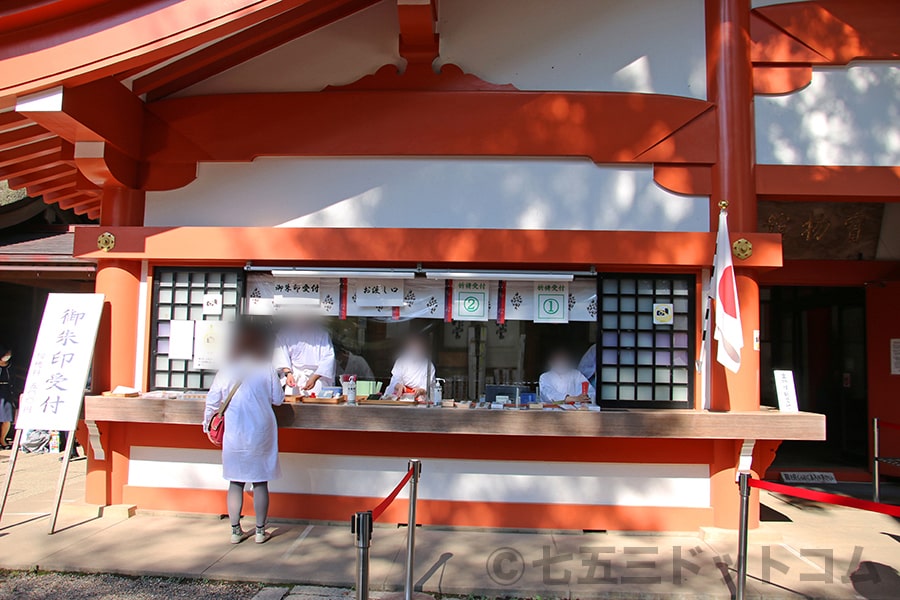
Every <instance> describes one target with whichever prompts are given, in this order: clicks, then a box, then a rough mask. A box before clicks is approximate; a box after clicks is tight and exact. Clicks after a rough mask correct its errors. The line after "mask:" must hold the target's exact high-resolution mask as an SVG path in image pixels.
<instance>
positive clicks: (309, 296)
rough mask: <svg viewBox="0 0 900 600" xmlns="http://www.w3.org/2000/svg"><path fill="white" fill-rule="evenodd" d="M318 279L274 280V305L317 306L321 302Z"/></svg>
mask: <svg viewBox="0 0 900 600" xmlns="http://www.w3.org/2000/svg"><path fill="white" fill-rule="evenodd" d="M319 288H320V281H319V280H318V279H294V278H291V279H282V278H276V279H275V281H274V284H273V289H274V291H275V305H276V306H278V305H300V306H319V304H320V303H321V301H322V298H321V290H320V289H319Z"/></svg>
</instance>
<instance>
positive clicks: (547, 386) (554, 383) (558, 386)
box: [539, 349, 594, 403]
mask: <svg viewBox="0 0 900 600" xmlns="http://www.w3.org/2000/svg"><path fill="white" fill-rule="evenodd" d="M548 365H549V370H548V371H547V372H546V373H543V374H542V375H541V377H540V380H539V383H540V386H541V402H545V403H550V402H593V401H594V388H593V387H592V386H591V385H590V383H589V382H588V380H587V378H585V376H584V375H583V374H582V373H581V372H580V371H579V370H578V369H576V368H575V364H574V361H573V360H572V357H571V355H570V354H569V352H568V351H567V350H565V349H557V350H554V351H553V352H551V354H550V360H549V361H548ZM585 385H586V386H587V390H588V392H587V394H585V393H584V391H583V390H584V388H585Z"/></svg>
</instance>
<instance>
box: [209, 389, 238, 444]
mask: <svg viewBox="0 0 900 600" xmlns="http://www.w3.org/2000/svg"><path fill="white" fill-rule="evenodd" d="M239 387H241V382H240V381H238V382H237V383H236V384H234V387H233V388H231V391H230V392H228V397H227V398H225V402H223V403H222V406H220V407H219V410H217V411H216V413H215V414H214V415H213V416H212V418H211V419H210V420H209V427H207V431H206V437H208V438H209V441H210V442H212V443H213V445H214V446H221V445H222V440H223V439H225V411H226V410H228V405H229V404H231V399H232V398H234V394H235V392H237V391H238V388H239Z"/></svg>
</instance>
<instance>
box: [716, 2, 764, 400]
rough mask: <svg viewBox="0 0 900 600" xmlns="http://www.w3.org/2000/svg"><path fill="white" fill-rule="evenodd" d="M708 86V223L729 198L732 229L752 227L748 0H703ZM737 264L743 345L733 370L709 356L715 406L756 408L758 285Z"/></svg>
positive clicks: (754, 215) (753, 196) (753, 190)
mask: <svg viewBox="0 0 900 600" xmlns="http://www.w3.org/2000/svg"><path fill="white" fill-rule="evenodd" d="M706 34H707V38H706V44H707V92H708V96H709V99H710V101H712V102H714V103H715V104H716V114H717V120H718V157H717V163H716V165H715V166H714V167H713V172H712V175H713V178H712V181H713V193H712V197H711V202H712V206H711V211H710V212H711V217H712V219H711V220H712V226H713V227H716V226H717V223H718V214H719V208H718V204H719V202H720V201H722V200H725V201H727V202H728V225H729V229H730V230H731V231H732V232H742V233H746V232H752V231H756V229H757V210H756V182H755V178H754V164H755V152H756V151H755V145H754V137H755V132H754V120H753V65H752V63H751V60H750V0H707V2H706ZM734 262H735V268H736V270H737V287H738V299H739V301H740V305H741V320H742V323H743V327H744V349H743V352H742V354H741V369H740V372H738V373H737V374H734V373H731V372H730V371H727V372H726V371H725V369H724V368H723V367H722V366H721V365H719V364H718V363H716V362H713V363H712V364H713V385H712V407H713V409H714V410H756V409H758V408H759V353H758V352H757V351H756V350H754V348H753V337H754V332H755V331H756V330H758V329H759V286H758V285H757V283H756V276H755V274H754V273H753V272H752V271H749V270H747V269H741V261H740V259H738V258H735V259H734Z"/></svg>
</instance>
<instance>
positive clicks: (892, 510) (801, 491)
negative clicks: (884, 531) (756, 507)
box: [750, 479, 900, 517]
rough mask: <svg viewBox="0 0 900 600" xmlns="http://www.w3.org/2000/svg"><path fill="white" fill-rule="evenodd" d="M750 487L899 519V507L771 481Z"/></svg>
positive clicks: (754, 482) (755, 483) (756, 481)
mask: <svg viewBox="0 0 900 600" xmlns="http://www.w3.org/2000/svg"><path fill="white" fill-rule="evenodd" d="M750 487H755V488H759V489H761V490H768V491H770V492H775V493H778V494H787V495H788V496H794V497H796V498H803V499H804V500H813V501H814V502H824V503H826V504H837V505H839V506H848V507H850V508H859V509H861V510H869V511H872V512H877V513H881V514H884V515H890V516H892V517H900V506H893V505H890V504H880V503H878V502H872V501H871V500H857V499H856V498H848V497H846V496H839V495H837V494H828V493H826V492H817V491H814V490H808V489H806V488H796V487H791V486H789V485H783V484H780V483H772V482H771V481H761V480H759V479H751V480H750Z"/></svg>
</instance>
